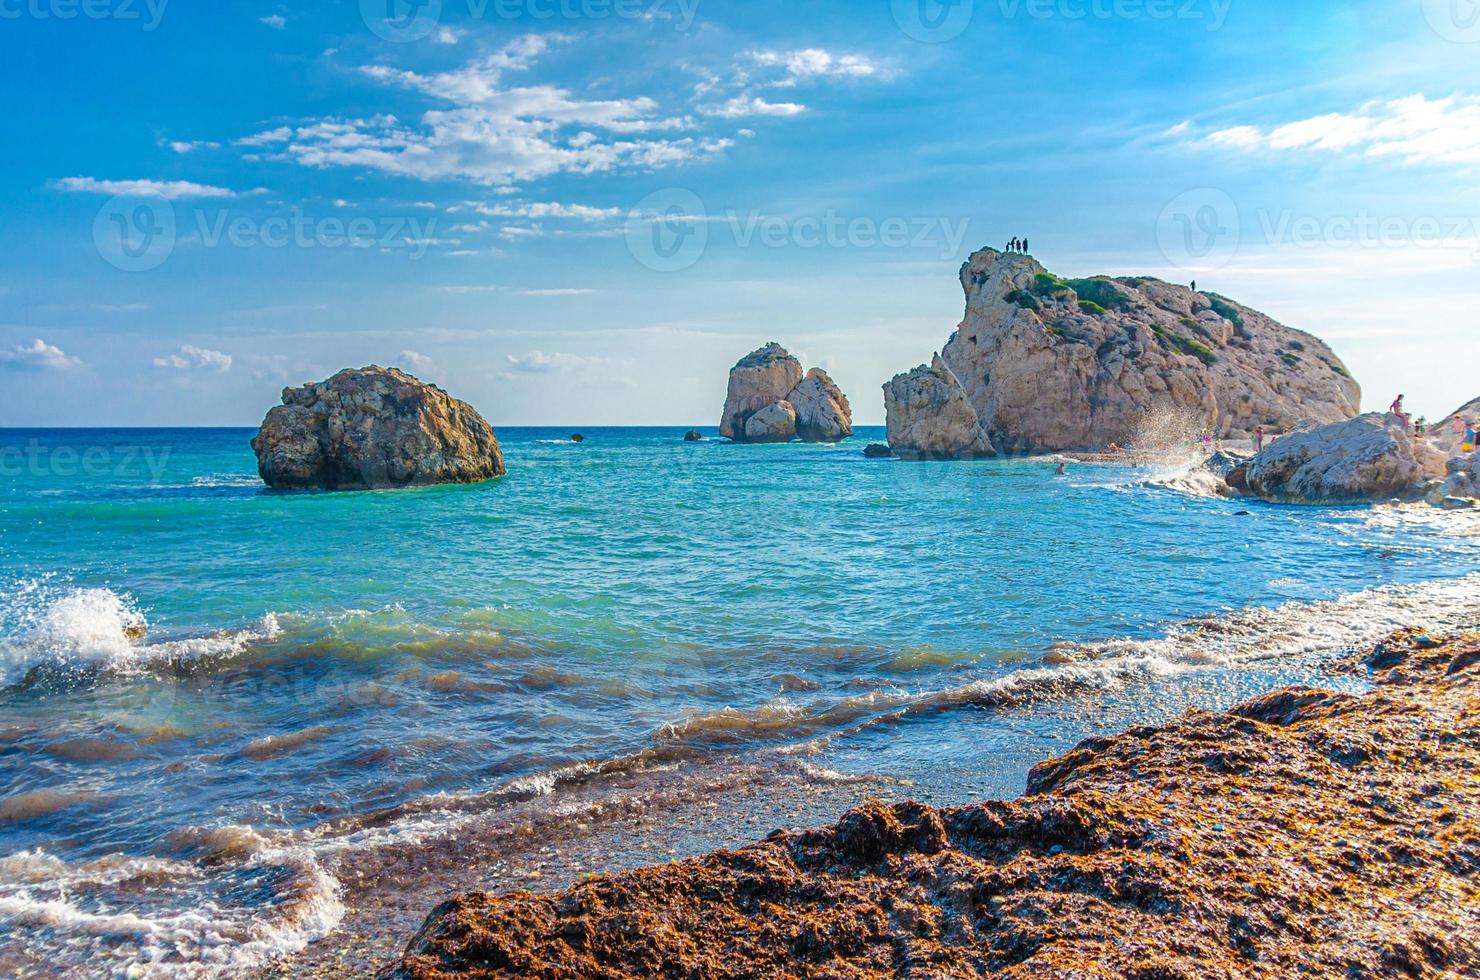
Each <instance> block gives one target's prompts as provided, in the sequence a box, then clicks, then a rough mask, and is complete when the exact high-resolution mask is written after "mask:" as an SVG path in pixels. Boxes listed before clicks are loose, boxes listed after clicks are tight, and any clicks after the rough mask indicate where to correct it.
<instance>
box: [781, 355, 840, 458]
mask: <svg viewBox="0 0 1480 980" xmlns="http://www.w3.org/2000/svg"><path fill="white" fill-rule="evenodd" d="M787 401H789V402H791V404H792V405H794V406H796V410H797V435H799V436H801V437H802V441H803V442H839V441H841V440H843V439H846V438H848V437H849V436H851V435H852V434H853V407H852V406H851V405H849V404H848V396H847V395H845V394H843V390H842V389H841V388H839V387H838V386H837V385H836V384H835V383H834V382H833V379H832V378H830V377H828V376H827V372H826V371H824V370H822V368H813V369H812V370H810V371H808V372H807V376H806V377H805V378H804V379H802V383H801V384H799V385H797V386H796V389H795V390H794V391H792V393H791V397H789V398H787Z"/></svg>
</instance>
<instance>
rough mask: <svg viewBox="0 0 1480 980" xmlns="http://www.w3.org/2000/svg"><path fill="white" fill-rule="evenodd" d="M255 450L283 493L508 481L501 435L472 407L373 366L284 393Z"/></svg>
mask: <svg viewBox="0 0 1480 980" xmlns="http://www.w3.org/2000/svg"><path fill="white" fill-rule="evenodd" d="M252 449H253V451H254V452H256V454H257V469H258V472H259V473H260V474H261V475H262V479H263V481H264V482H266V483H267V485H268V486H270V487H274V488H278V489H284V490H308V489H318V490H367V489H379V488H387V487H409V486H425V485H429V484H437V483H476V482H479V481H481V480H488V479H491V478H493V477H496V476H502V475H503V474H504V458H503V454H502V452H501V451H500V450H499V444H498V439H497V437H496V436H494V434H493V429H492V428H490V427H489V425H488V423H487V422H485V421H484V420H483V417H482V416H480V415H479V414H478V413H477V412H475V411H474V410H473V409H472V408H471V407H470V406H469V405H468V404H466V403H465V402H460V401H458V400H457V399H455V398H453V397H452V396H450V395H448V394H447V393H446V392H445V391H443V390H442V389H440V388H438V387H436V386H435V385H429V384H423V383H422V382H421V381H418V380H417V379H416V378H413V377H412V376H411V375H409V374H406V373H405V372H403V371H398V370H396V369H395V368H382V367H376V366H373V365H372V366H370V367H367V368H361V369H359V370H345V371H341V372H339V373H338V374H336V375H334V377H332V378H330V379H329V380H327V381H321V382H319V383H317V384H310V385H304V386H303V387H301V388H287V389H284V391H283V404H281V405H279V406H278V407H276V408H274V409H272V410H271V411H269V412H268V413H267V418H266V419H265V420H264V421H263V423H262V428H261V430H260V431H259V432H258V433H257V437H256V438H255V439H253V440H252Z"/></svg>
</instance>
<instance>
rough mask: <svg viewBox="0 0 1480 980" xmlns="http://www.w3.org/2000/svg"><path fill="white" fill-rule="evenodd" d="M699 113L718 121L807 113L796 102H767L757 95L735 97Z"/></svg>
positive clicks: (703, 108)
mask: <svg viewBox="0 0 1480 980" xmlns="http://www.w3.org/2000/svg"><path fill="white" fill-rule="evenodd" d="M699 111H700V112H702V113H703V114H704V115H706V116H717V117H718V118H720V119H747V118H750V117H752V116H783V117H785V116H799V115H801V114H802V113H804V112H806V111H807V107H806V106H804V105H801V104H799V103H796V102H767V101H766V100H765V99H763V98H761V97H760V96H758V95H751V96H745V95H737V96H735V97H734V98H733V99H730V100H729V101H728V102H723V103H720V104H719V105H712V106H701V107H699Z"/></svg>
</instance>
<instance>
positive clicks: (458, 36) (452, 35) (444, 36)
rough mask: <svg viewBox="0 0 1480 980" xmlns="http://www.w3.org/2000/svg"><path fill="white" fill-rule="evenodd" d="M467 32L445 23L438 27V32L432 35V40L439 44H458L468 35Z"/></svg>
mask: <svg viewBox="0 0 1480 980" xmlns="http://www.w3.org/2000/svg"><path fill="white" fill-rule="evenodd" d="M467 33H468V32H467V31H464V30H459V29H458V28H456V27H448V26H446V25H445V24H444V25H443V26H441V27H439V28H437V33H436V34H434V35H433V36H432V40H434V41H436V42H437V43H438V44H456V43H457V42H459V41H461V40H462V39H463V38H464V37H466V36H467Z"/></svg>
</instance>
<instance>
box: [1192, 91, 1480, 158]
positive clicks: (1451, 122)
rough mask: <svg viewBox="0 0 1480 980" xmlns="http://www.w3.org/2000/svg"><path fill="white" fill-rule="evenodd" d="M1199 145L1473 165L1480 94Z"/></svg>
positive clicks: (1235, 132) (1211, 137)
mask: <svg viewBox="0 0 1480 980" xmlns="http://www.w3.org/2000/svg"><path fill="white" fill-rule="evenodd" d="M1180 132H1181V131H1180V128H1179V131H1178V133H1177V134H1178V135H1180ZM1202 141H1203V142H1205V143H1207V144H1210V145H1212V146H1215V147H1219V148H1222V149H1231V150H1239V151H1243V152H1256V151H1287V152H1289V151H1304V152H1326V153H1341V154H1351V155H1355V156H1362V157H1367V158H1391V159H1396V160H1399V161H1401V162H1402V163H1406V164H1449V165H1454V166H1462V167H1463V166H1472V165H1475V164H1480V96H1464V95H1454V96H1450V97H1449V98H1444V99H1429V98H1427V97H1425V96H1423V95H1412V96H1408V97H1407V98H1402V99H1393V100H1390V101H1386V102H1369V103H1367V104H1366V105H1363V106H1361V107H1360V108H1359V109H1357V110H1356V111H1354V112H1350V113H1339V112H1332V113H1326V114H1324V115H1320V116H1311V117H1309V118H1307V119H1298V120H1295V121H1294V122H1289V123H1284V124H1282V125H1279V126H1273V127H1269V128H1263V127H1259V126H1247V125H1245V126H1230V127H1228V128H1226V129H1219V130H1216V131H1214V132H1211V133H1209V134H1208V135H1207V136H1206V137H1203V138H1202Z"/></svg>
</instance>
